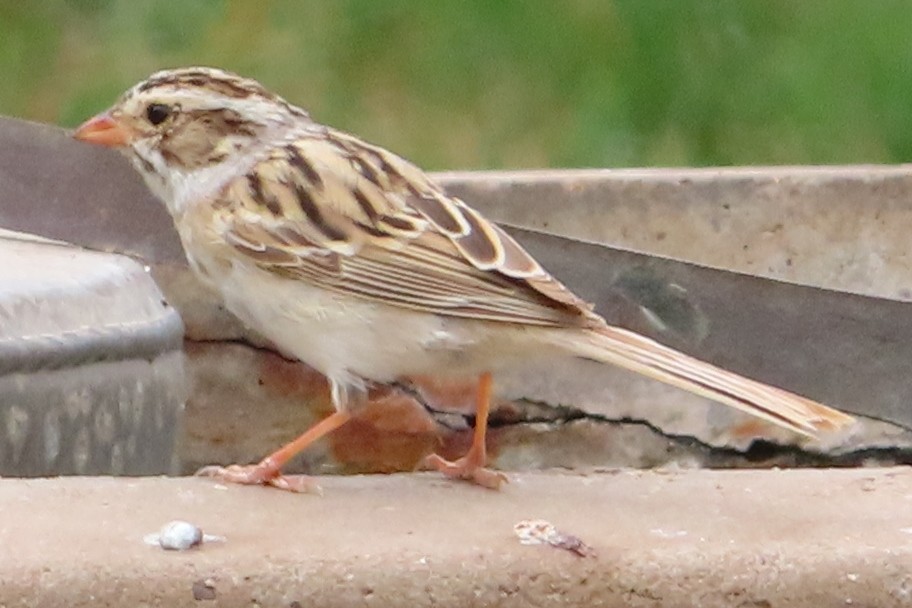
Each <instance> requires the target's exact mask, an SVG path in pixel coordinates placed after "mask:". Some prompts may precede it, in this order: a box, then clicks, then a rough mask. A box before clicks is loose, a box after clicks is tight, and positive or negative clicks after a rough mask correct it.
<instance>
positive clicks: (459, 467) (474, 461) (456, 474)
mask: <svg viewBox="0 0 912 608" xmlns="http://www.w3.org/2000/svg"><path fill="white" fill-rule="evenodd" d="M424 463H425V465H427V466H428V467H431V468H434V469H437V470H438V471H440V472H441V473H443V474H444V475H446V476H447V477H450V478H452V479H464V480H466V481H471V482H472V483H476V484H478V485H480V486H483V487H485V488H490V489H492V490H499V489H500V485H501V484H503V483H509V481H510V480H509V479H507V476H506V475H504V474H503V473H501V472H499V471H492V470H491V469H486V468H485V466H484V456H482V457H481V458H479V457H478V456H477V455H476V453H475V452H474V451H470V452H469V453H468V454H466V455H465V456H463V457H462V458H460V459H458V460H447V459H445V458H444V457H443V456H440V455H439V454H431V455H430V456H428V457H427V458H426V459H425V461H424Z"/></svg>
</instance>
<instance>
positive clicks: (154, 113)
mask: <svg viewBox="0 0 912 608" xmlns="http://www.w3.org/2000/svg"><path fill="white" fill-rule="evenodd" d="M170 115H171V108H170V107H169V106H166V105H165V104H163V103H150V104H149V106H148V107H147V108H146V118H148V119H149V122H151V123H152V124H153V125H160V124H161V123H163V122H165V120H166V119H167V118H168V117H169V116H170Z"/></svg>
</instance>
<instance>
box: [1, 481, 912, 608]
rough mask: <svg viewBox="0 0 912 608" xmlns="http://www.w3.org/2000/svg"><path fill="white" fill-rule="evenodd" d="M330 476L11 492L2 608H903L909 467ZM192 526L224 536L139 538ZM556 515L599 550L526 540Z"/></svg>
mask: <svg viewBox="0 0 912 608" xmlns="http://www.w3.org/2000/svg"><path fill="white" fill-rule="evenodd" d="M511 480H512V483H511V484H510V485H509V486H507V487H506V489H505V490H504V491H502V492H499V493H495V492H490V491H487V490H483V489H480V488H476V487H472V486H469V485H464V484H459V483H452V482H448V481H444V480H441V479H440V478H439V477H437V476H434V475H430V474H400V475H394V476H371V477H348V478H340V477H328V478H323V479H322V485H323V488H324V490H325V494H324V496H322V497H320V496H315V495H291V494H285V493H282V492H278V491H274V490H269V489H264V488H245V487H228V488H225V487H224V486H219V485H218V484H215V483H213V482H211V481H208V480H203V479H162V478H151V479H150V478H147V479H141V480H137V479H119V480H114V479H107V478H103V479H99V478H94V479H93V478H69V479H50V480H5V481H2V482H0V504H3V508H4V513H3V514H4V517H3V522H4V523H3V525H2V526H0V543H2V546H3V547H4V548H5V551H3V552H2V556H0V580H2V581H3V584H2V585H0V604H2V605H6V606H11V605H15V606H43V607H47V606H71V607H79V606H93V607H98V606H154V605H164V606H199V605H201V604H202V605H205V602H204V601H205V600H206V599H214V600H215V601H216V602H215V603H214V604H213V605H219V606H285V607H291V606H315V607H319V606H368V605H373V606H469V605H476V606H541V605H564V606H683V605H700V606H795V607H801V606H833V605H850V604H855V605H865V606H898V605H907V604H908V602H909V601H910V599H912V572H910V570H909V568H908V565H909V563H910V560H912V515H910V514H909V512H910V510H909V509H908V506H909V501H910V500H912V474H910V471H909V470H908V469H905V468H895V469H867V470H865V469H861V470H858V469H856V470H830V471H821V470H794V471H762V472H761V471H726V472H720V471H687V472H630V471H613V472H612V471H605V472H601V473H591V474H559V473H549V474H546V473H537V474H522V475H513V476H512V477H511ZM172 519H185V520H189V521H191V522H194V523H196V524H198V525H200V526H201V527H202V528H203V529H204V531H205V532H207V533H211V534H218V535H222V536H224V537H225V542H221V543H211V544H206V545H204V546H203V547H201V548H199V549H196V550H190V551H187V552H183V553H178V552H166V551H163V550H161V549H159V548H158V547H153V546H149V545H147V544H145V543H144V542H143V536H144V535H145V534H148V533H150V532H155V531H157V530H158V528H159V527H160V526H161V525H162V524H164V523H165V522H167V521H169V520H172ZM525 519H544V520H547V521H549V522H551V523H552V524H554V525H555V526H556V527H557V528H559V529H560V530H562V531H564V532H566V533H569V534H573V535H575V536H577V537H579V538H580V539H581V540H582V541H583V542H585V543H586V544H587V545H589V546H591V547H592V548H593V549H594V551H595V552H596V555H595V556H591V557H579V556H578V555H576V554H574V553H572V552H570V551H567V550H563V549H560V548H556V547H553V546H549V545H538V546H528V545H522V544H520V543H519V540H518V538H517V537H516V535H515V534H514V531H513V526H514V525H515V524H516V523H517V522H519V521H521V520H525Z"/></svg>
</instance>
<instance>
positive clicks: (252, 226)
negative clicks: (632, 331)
mask: <svg viewBox="0 0 912 608" xmlns="http://www.w3.org/2000/svg"><path fill="white" fill-rule="evenodd" d="M220 199H221V200H220V201H219V205H217V206H216V207H217V208H218V210H219V211H218V212H219V213H220V214H221V221H220V222H219V225H220V226H222V234H223V238H224V240H225V242H226V243H227V244H228V245H230V246H231V247H232V248H233V249H234V250H235V251H236V252H237V253H239V254H240V255H242V256H245V257H246V258H247V259H249V260H250V261H251V262H253V263H254V264H256V265H257V266H259V267H260V268H262V269H264V270H266V271H269V272H273V273H276V274H279V275H281V276H284V277H288V278H290V279H296V280H302V281H307V282H309V283H312V284H314V285H317V286H320V287H323V288H325V289H328V290H332V291H336V292H338V293H345V294H350V295H354V296H357V297H363V298H368V299H371V300H375V301H378V302H383V303H386V304H390V305H395V306H402V307H406V308H411V309H414V310H420V311H424V312H430V313H434V314H440V315H447V316H454V317H464V318H477V319H486V320H491V321H501V322H510V323H525V324H536V325H545V326H598V325H600V320H599V319H598V317H596V316H595V315H593V314H592V313H591V307H590V306H589V305H588V304H586V303H585V302H583V301H582V300H580V299H579V298H577V297H576V296H575V295H573V294H572V293H571V292H570V291H569V290H567V289H566V288H565V287H564V286H563V285H562V284H560V283H559V282H558V281H557V280H555V279H554V278H553V277H551V275H549V274H548V273H547V272H546V271H545V270H544V269H542V268H541V266H539V265H538V263H537V262H536V261H535V260H534V259H533V258H532V257H531V256H529V254H528V253H526V252H525V251H524V250H523V249H522V247H521V246H520V245H519V244H518V243H516V242H515V241H514V240H513V239H512V238H511V237H510V236H508V235H507V234H506V233H504V232H503V231H502V230H501V229H500V228H499V227H497V226H496V225H495V224H492V223H490V222H488V221H487V220H486V219H485V218H484V217H482V216H481V214H479V213H478V212H477V211H475V210H474V209H472V208H470V207H468V206H467V205H466V204H465V203H463V202H462V201H461V200H459V199H457V198H453V197H449V196H447V195H446V194H445V193H444V192H443V191H442V189H441V188H440V187H438V186H437V185H436V184H434V183H433V182H431V181H430V179H429V178H428V177H427V176H426V175H425V174H424V173H423V172H422V171H421V170H420V169H418V168H417V167H415V166H414V165H412V164H410V163H408V162H407V161H405V160H403V159H401V158H399V157H398V156H395V155H394V154H392V153H390V152H387V151H386V150H383V149H382V148H378V147H375V146H371V145H369V144H365V143H363V142H361V141H360V140H358V139H356V138H354V137H351V136H349V135H345V134H342V133H338V132H335V131H325V132H321V133H308V134H306V135H304V136H302V137H301V138H300V139H298V140H297V141H295V142H294V143H291V144H287V145H284V146H282V147H279V148H276V149H275V150H273V151H272V153H271V154H270V155H269V156H268V157H267V158H265V159H264V160H262V161H260V162H259V163H258V164H257V165H256V166H254V167H253V168H252V169H251V171H250V172H249V173H248V174H247V175H245V176H243V177H242V178H238V179H236V180H234V181H233V182H232V183H231V184H229V186H228V187H227V188H226V189H225V191H223V193H222V196H221V197H220Z"/></svg>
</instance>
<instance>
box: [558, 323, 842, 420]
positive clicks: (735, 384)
mask: <svg viewBox="0 0 912 608" xmlns="http://www.w3.org/2000/svg"><path fill="white" fill-rule="evenodd" d="M586 336H587V338H588V339H587V340H585V341H582V340H579V338H578V334H577V336H575V337H574V338H575V339H572V340H571V341H565V339H566V338H567V337H568V336H567V334H566V333H565V332H560V333H558V334H557V335H556V339H557V340H559V341H561V342H562V343H561V344H560V345H561V346H562V347H564V348H567V349H569V350H572V351H573V352H575V353H576V354H577V355H579V356H582V357H586V358H589V359H594V360H597V361H600V362H603V363H610V364H614V365H617V366H619V367H623V368H625V369H628V370H630V371H634V372H638V373H640V374H643V375H645V376H648V377H650V378H653V379H655V380H659V381H661V382H665V383H666V384H670V385H673V386H676V387H679V388H682V389H684V390H687V391H690V392H691V393H695V394H697V395H700V396H703V397H706V398H708V399H712V400H713V401H717V402H719V403H724V404H725V405H729V406H731V407H734V408H736V409H739V410H741V411H743V412H747V413H748V414H752V415H754V416H757V417H759V418H763V419H765V420H768V421H770V422H773V423H775V424H778V425H779V426H782V427H785V428H788V429H791V430H793V431H796V432H798V433H801V434H802V435H807V436H811V437H814V436H816V435H817V434H818V433H819V432H821V431H830V430H837V429H839V428H842V427H845V426H847V425H849V424H850V423H852V422H853V421H854V418H852V417H851V416H849V415H847V414H844V413H842V412H840V411H837V410H834V409H832V408H829V407H827V406H825V405H822V404H820V403H817V402H815V401H812V400H810V399H807V398H805V397H801V396H799V395H796V394H794V393H790V392H788V391H786V390H783V389H780V388H776V387H773V386H769V385H767V384H763V383H762V382H757V381H756V380H750V379H748V378H744V377H743V376H739V375H737V374H735V373H733V372H729V371H726V370H724V369H721V368H718V367H716V366H714V365H711V364H709V363H705V362H703V361H700V360H699V359H694V358H693V357H690V356H688V355H685V354H684V353H681V352H678V351H676V350H673V349H671V348H668V347H667V346H663V345H661V344H659V343H658V342H655V341H653V340H650V339H649V338H645V337H643V336H640V335H638V334H635V333H633V332H629V331H626V330H623V329H619V328H615V327H605V328H601V329H598V330H590V331H588V332H587V334H586Z"/></svg>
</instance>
